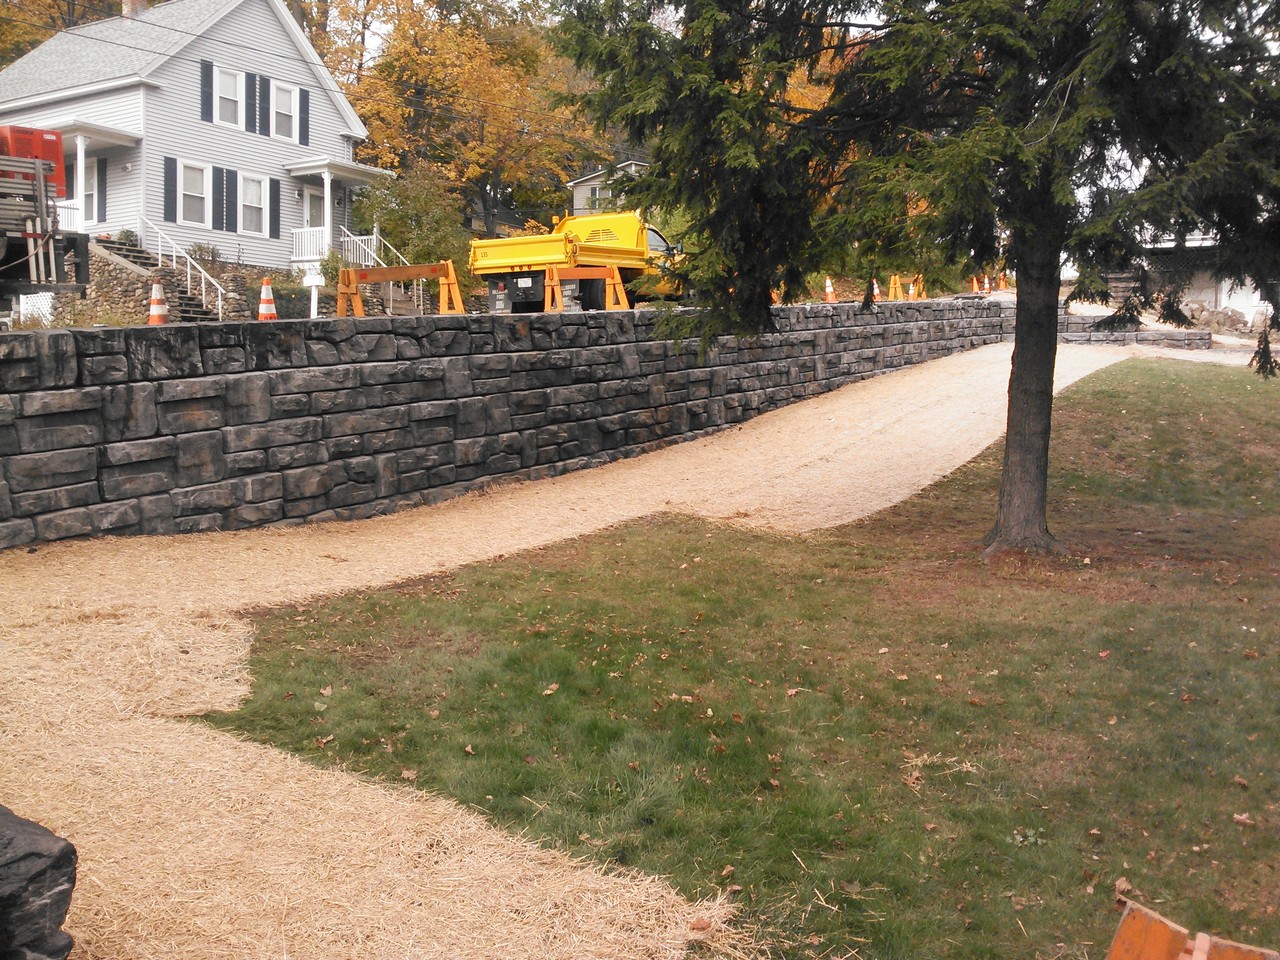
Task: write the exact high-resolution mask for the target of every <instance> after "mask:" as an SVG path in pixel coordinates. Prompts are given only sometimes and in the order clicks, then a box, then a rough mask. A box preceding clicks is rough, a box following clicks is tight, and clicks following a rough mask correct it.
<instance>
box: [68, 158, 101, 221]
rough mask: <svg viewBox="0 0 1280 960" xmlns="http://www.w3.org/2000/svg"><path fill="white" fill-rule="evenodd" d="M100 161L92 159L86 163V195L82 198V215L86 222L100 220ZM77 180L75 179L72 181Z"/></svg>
mask: <svg viewBox="0 0 1280 960" xmlns="http://www.w3.org/2000/svg"><path fill="white" fill-rule="evenodd" d="M97 172H98V163H97V161H96V160H93V159H90V160H87V161H86V162H85V165H84V196H83V197H81V198H80V216H81V218H82V219H83V221H84V222H85V223H97V222H98V177H97ZM72 182H73V183H74V182H75V181H74V180H73V181H72Z"/></svg>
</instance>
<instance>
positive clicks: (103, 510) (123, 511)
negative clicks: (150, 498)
mask: <svg viewBox="0 0 1280 960" xmlns="http://www.w3.org/2000/svg"><path fill="white" fill-rule="evenodd" d="M88 510H89V516H90V518H91V520H92V522H93V529H94V530H95V531H96V532H98V533H123V532H128V531H130V530H132V529H133V528H135V527H140V525H141V523H142V509H141V507H140V506H139V504H138V501H137V500H128V501H125V502H122V503H99V504H96V505H95V506H91V507H89V508H88Z"/></svg>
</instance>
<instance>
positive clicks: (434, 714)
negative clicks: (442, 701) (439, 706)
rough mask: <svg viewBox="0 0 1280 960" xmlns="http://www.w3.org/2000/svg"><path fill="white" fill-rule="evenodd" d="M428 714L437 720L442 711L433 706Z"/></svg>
mask: <svg viewBox="0 0 1280 960" xmlns="http://www.w3.org/2000/svg"><path fill="white" fill-rule="evenodd" d="M427 716H428V717H430V718H431V719H432V720H435V719H437V718H438V717H439V716H440V711H439V710H436V709H435V708H432V709H430V710H428V711H427Z"/></svg>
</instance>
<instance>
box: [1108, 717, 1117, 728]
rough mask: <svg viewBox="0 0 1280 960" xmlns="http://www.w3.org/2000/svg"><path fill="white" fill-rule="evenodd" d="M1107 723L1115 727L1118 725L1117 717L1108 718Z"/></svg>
mask: <svg viewBox="0 0 1280 960" xmlns="http://www.w3.org/2000/svg"><path fill="white" fill-rule="evenodd" d="M1107 723H1108V724H1110V725H1111V726H1113V727H1114V726H1115V725H1116V718H1115V717H1107Z"/></svg>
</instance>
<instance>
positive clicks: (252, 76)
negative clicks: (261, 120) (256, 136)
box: [244, 73, 258, 133]
mask: <svg viewBox="0 0 1280 960" xmlns="http://www.w3.org/2000/svg"><path fill="white" fill-rule="evenodd" d="M244 128H245V130H247V131H248V132H249V133H253V132H254V131H255V130H257V129H258V75H257V74H256V73H246V74H245V75H244Z"/></svg>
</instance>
